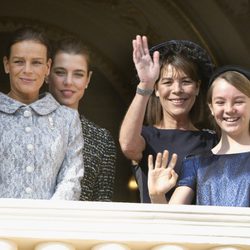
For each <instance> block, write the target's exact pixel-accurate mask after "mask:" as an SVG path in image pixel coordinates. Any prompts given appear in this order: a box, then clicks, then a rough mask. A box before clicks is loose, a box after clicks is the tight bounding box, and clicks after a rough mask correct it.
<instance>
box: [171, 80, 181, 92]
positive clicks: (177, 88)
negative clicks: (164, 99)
mask: <svg viewBox="0 0 250 250" xmlns="http://www.w3.org/2000/svg"><path fill="white" fill-rule="evenodd" d="M173 92H174V93H175V94H180V93H182V92H183V88H182V84H181V83H180V82H179V81H175V82H174V84H173Z"/></svg>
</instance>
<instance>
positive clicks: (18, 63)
mask: <svg viewBox="0 0 250 250" xmlns="http://www.w3.org/2000/svg"><path fill="white" fill-rule="evenodd" d="M13 63H14V64H17V65H22V64H23V63H24V61H23V60H19V59H18V60H14V61H13Z"/></svg>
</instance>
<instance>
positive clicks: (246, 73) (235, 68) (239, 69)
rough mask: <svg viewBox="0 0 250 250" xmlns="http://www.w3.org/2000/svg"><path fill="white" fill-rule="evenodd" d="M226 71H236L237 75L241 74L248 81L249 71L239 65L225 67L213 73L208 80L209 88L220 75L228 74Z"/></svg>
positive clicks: (249, 78) (249, 77)
mask: <svg viewBox="0 0 250 250" xmlns="http://www.w3.org/2000/svg"><path fill="white" fill-rule="evenodd" d="M228 71H236V72H238V73H241V74H242V75H244V76H245V77H246V78H247V79H248V80H250V70H248V69H246V68H244V67H241V66H239V65H225V66H222V67H219V68H217V69H216V70H215V72H214V73H213V75H212V76H211V77H210V80H209V86H210V85H211V84H212V83H213V81H214V80H215V79H216V78H217V77H218V76H220V75H221V74H223V73H225V72H228Z"/></svg>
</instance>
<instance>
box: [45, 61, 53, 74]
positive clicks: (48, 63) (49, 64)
mask: <svg viewBox="0 0 250 250" xmlns="http://www.w3.org/2000/svg"><path fill="white" fill-rule="evenodd" d="M51 63H52V60H51V58H49V60H48V61H47V63H46V66H47V71H46V76H48V75H49V73H50V68H51Z"/></svg>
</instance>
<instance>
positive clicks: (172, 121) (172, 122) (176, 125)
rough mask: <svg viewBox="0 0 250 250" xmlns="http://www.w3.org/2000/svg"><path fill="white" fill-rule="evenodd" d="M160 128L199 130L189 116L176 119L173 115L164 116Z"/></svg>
mask: <svg viewBox="0 0 250 250" xmlns="http://www.w3.org/2000/svg"><path fill="white" fill-rule="evenodd" d="M156 127H158V128H164V129H180V130H198V129H197V128H196V127H195V126H194V124H193V123H192V122H191V121H190V119H189V117H185V118H181V119H176V118H173V117H164V118H163V120H161V122H160V124H159V125H157V126H156Z"/></svg>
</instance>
